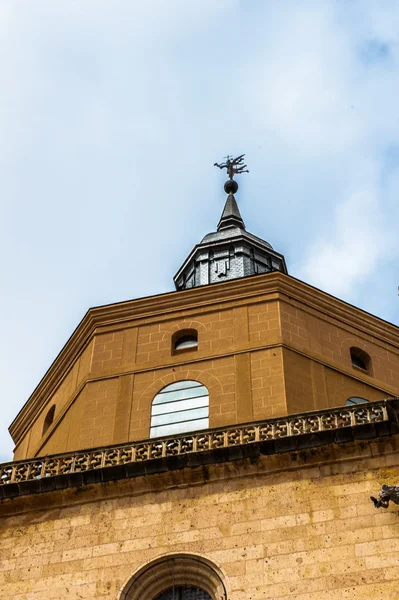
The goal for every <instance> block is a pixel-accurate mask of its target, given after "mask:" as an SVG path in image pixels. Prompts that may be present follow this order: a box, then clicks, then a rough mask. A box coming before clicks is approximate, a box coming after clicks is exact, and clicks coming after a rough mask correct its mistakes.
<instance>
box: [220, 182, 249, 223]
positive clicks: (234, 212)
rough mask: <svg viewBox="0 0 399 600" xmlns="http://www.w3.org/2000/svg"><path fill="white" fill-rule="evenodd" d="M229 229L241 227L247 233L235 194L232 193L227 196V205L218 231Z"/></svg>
mask: <svg viewBox="0 0 399 600" xmlns="http://www.w3.org/2000/svg"><path fill="white" fill-rule="evenodd" d="M228 227H239V228H240V229H243V230H244V231H245V223H244V221H243V218H242V216H241V214H240V209H239V208H238V204H237V201H236V199H235V197H234V194H232V193H231V192H230V194H229V195H228V196H227V199H226V204H225V205H224V209H223V212H222V216H221V217H220V221H219V223H218V228H217V229H218V231H220V230H221V229H227V228H228Z"/></svg>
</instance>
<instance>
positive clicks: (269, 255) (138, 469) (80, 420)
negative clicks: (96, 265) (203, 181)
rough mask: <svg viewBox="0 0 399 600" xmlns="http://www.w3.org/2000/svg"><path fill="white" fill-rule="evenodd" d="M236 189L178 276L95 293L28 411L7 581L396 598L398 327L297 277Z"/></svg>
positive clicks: (5, 586) (77, 590) (119, 590)
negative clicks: (392, 490) (384, 507)
mask: <svg viewBox="0 0 399 600" xmlns="http://www.w3.org/2000/svg"><path fill="white" fill-rule="evenodd" d="M226 186H227V189H226V188H225V189H226V193H227V200H226V203H225V206H224V209H223V212H222V216H221V218H220V221H219V224H218V226H217V231H216V232H214V233H210V234H208V235H206V236H205V237H204V238H203V239H202V241H201V242H200V243H199V244H198V245H197V246H195V247H194V249H193V251H192V252H191V253H190V255H189V256H188V257H187V259H186V260H185V261H184V262H183V265H182V266H181V268H180V269H179V271H178V272H177V274H176V276H175V285H176V288H177V291H175V292H171V293H167V294H162V295H158V296H152V297H149V298H144V299H140V298H139V299H135V300H130V301H126V302H121V303H118V304H112V305H108V306H101V307H97V308H92V309H90V310H89V311H88V312H87V314H86V316H85V317H84V319H83V320H82V322H81V323H80V324H79V325H78V327H77V329H76V330H75V332H74V333H73V334H72V336H71V338H70V339H69V341H68V342H67V344H66V345H65V347H64V348H63V349H62V351H61V352H60V354H59V356H58V357H57V358H56V360H55V361H54V363H53V365H52V366H51V367H50V369H49V371H48V372H47V373H46V375H45V377H44V378H43V380H42V381H41V382H40V383H39V385H38V387H37V388H36V389H35V391H34V392H33V394H32V396H31V397H30V398H29V399H28V401H27V403H26V404H25V406H24V407H23V408H22V410H21V411H20V413H19V414H18V415H17V417H16V418H15V420H14V421H13V423H12V424H11V426H10V433H11V435H12V437H13V440H14V442H15V455H14V461H13V462H11V463H6V464H2V465H0V497H1V499H2V500H1V505H0V517H1V521H0V523H1V529H0V552H1V563H0V598H7V599H8V600H11V599H14V600H42V599H43V598H46V599H48V600H63V599H65V600H66V599H67V598H68V600H69V599H70V598H85V599H94V598H99V599H103V600H104V599H112V600H128V599H129V600H133V599H135V600H138V599H140V600H209V599H211V600H222V599H224V600H225V599H227V598H229V599H230V600H244V598H245V599H246V600H247V599H251V600H257V599H259V600H261V599H262V600H263V599H265V598H279V599H288V598H290V599H291V598H293V597H295V598H298V599H300V600H316V598H317V600H319V599H322V600H327V598H329V599H330V598H337V599H338V598H341V597H342V598H343V597H351V598H354V599H360V598H370V597H374V596H375V597H391V598H394V597H395V594H396V593H397V592H396V590H397V587H398V581H397V580H398V574H397V569H396V567H395V566H394V565H395V564H396V563H395V561H397V560H399V552H398V553H397V552H396V546H397V540H396V536H397V533H396V521H397V519H396V514H395V512H394V511H393V510H392V509H389V511H387V512H386V514H385V515H384V517H383V519H381V520H380V513H379V512H378V511H375V508H374V507H373V505H372V503H371V502H370V500H369V495H370V493H371V492H374V493H377V492H378V488H379V487H380V484H381V483H382V480H383V481H384V482H387V483H389V484H392V483H395V482H396V478H397V473H398V470H397V467H398V463H399V458H398V453H397V446H398V427H397V417H398V401H397V399H396V396H397V394H398V387H399V360H398V356H399V341H398V340H399V338H398V328H397V327H395V326H394V325H392V324H390V323H387V322H385V321H382V320H381V319H379V318H378V317H375V316H372V315H370V314H368V313H365V312H364V311H361V310H359V309H357V308H355V307H353V306H350V305H348V304H347V303H345V302H343V301H341V300H339V299H337V298H334V297H332V296H330V295H328V294H326V293H324V292H322V291H321V290H318V289H315V288H313V287H311V286H309V285H307V284H306V283H304V282H301V281H298V280H297V279H295V278H294V277H292V276H290V275H289V274H288V272H287V268H286V265H285V261H284V257H283V256H282V255H281V254H279V253H278V252H276V251H274V250H273V248H272V246H271V245H270V244H269V243H268V242H265V241H263V240H262V239H260V238H258V237H256V236H254V235H252V234H250V233H248V232H247V231H246V229H245V225H244V221H243V219H242V217H241V214H240V211H239V208H238V205H237V202H236V198H235V194H236V192H237V186H236V183H235V182H234V181H233V183H229V182H228V183H227V184H226ZM384 565H385V566H388V565H392V566H388V568H386V569H384V570H383V569H382V568H381V567H382V566H384Z"/></svg>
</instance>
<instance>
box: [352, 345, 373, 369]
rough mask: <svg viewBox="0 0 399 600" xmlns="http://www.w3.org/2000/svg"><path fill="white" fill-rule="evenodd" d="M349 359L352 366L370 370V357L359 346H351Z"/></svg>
mask: <svg viewBox="0 0 399 600" xmlns="http://www.w3.org/2000/svg"><path fill="white" fill-rule="evenodd" d="M350 353H351V361H352V367H356V368H357V369H362V370H363V371H367V372H368V373H369V372H370V368H371V358H370V356H369V355H368V354H367V352H365V351H364V350H361V349H360V348H355V347H353V348H351V349H350Z"/></svg>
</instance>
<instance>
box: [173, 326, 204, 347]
mask: <svg viewBox="0 0 399 600" xmlns="http://www.w3.org/2000/svg"><path fill="white" fill-rule="evenodd" d="M196 348H198V332H197V331H196V330H195V329H184V330H181V331H177V332H176V333H175V334H174V335H173V336H172V350H173V351H175V350H178V351H180V350H187V349H191V350H192V349H196Z"/></svg>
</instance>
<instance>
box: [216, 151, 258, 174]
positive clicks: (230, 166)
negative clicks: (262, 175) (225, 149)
mask: <svg viewBox="0 0 399 600" xmlns="http://www.w3.org/2000/svg"><path fill="white" fill-rule="evenodd" d="M244 156H245V154H241V156H237V158H233V157H232V156H229V155H227V156H225V157H224V158H225V161H226V162H224V163H221V164H220V165H219V163H215V164H214V165H213V166H214V167H219V169H226V171H227V174H228V176H229V179H230V180H232V179H233V177H234V175H241V173H249V171H248V169H247V165H244V164H243V163H244Z"/></svg>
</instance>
